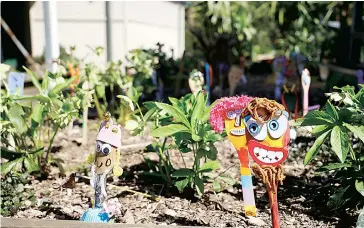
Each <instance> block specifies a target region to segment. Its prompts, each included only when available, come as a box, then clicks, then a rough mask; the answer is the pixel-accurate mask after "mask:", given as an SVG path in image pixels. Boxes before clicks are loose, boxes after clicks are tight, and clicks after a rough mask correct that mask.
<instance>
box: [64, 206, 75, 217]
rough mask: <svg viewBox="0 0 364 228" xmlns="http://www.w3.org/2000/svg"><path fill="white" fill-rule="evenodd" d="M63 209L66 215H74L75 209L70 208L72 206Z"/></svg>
mask: <svg viewBox="0 0 364 228" xmlns="http://www.w3.org/2000/svg"><path fill="white" fill-rule="evenodd" d="M62 211H63V213H65V214H66V215H68V216H73V210H72V209H70V208H68V207H64V208H63V209H62Z"/></svg>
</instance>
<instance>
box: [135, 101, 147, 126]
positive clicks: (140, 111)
mask: <svg viewBox="0 0 364 228" xmlns="http://www.w3.org/2000/svg"><path fill="white" fill-rule="evenodd" d="M135 104H136V106H137V108H138V110H139V113H140V115H141V117H142V119H143V122H145V119H144V115H143V113H142V110H141V109H140V106H139V104H138V101H136V102H135Z"/></svg>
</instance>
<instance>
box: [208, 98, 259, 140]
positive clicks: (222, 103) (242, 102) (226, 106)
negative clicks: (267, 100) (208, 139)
mask: <svg viewBox="0 0 364 228" xmlns="http://www.w3.org/2000/svg"><path fill="white" fill-rule="evenodd" d="M253 99H254V98H253V97H249V96H246V95H241V96H234V97H223V98H221V99H220V100H219V102H217V103H216V104H215V106H214V107H213V108H212V110H211V112H210V124H211V126H212V129H214V131H216V132H217V133H221V132H222V131H223V130H224V117H225V116H226V112H228V111H229V110H236V109H243V108H245V107H246V106H247V105H248V103H249V102H250V101H251V100H253Z"/></svg>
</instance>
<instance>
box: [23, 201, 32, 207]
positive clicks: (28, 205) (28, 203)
mask: <svg viewBox="0 0 364 228" xmlns="http://www.w3.org/2000/svg"><path fill="white" fill-rule="evenodd" d="M24 205H25V206H27V207H30V206H31V205H32V202H30V200H25V201H24Z"/></svg>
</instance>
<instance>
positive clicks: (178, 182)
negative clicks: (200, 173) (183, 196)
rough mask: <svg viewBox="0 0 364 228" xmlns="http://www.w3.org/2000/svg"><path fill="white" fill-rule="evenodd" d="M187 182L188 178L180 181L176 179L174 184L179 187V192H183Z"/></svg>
mask: <svg viewBox="0 0 364 228" xmlns="http://www.w3.org/2000/svg"><path fill="white" fill-rule="evenodd" d="M187 184H188V178H185V179H183V180H180V181H176V182H175V183H174V185H175V186H176V187H177V189H178V191H179V192H183V189H185V187H186V186H187Z"/></svg>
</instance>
